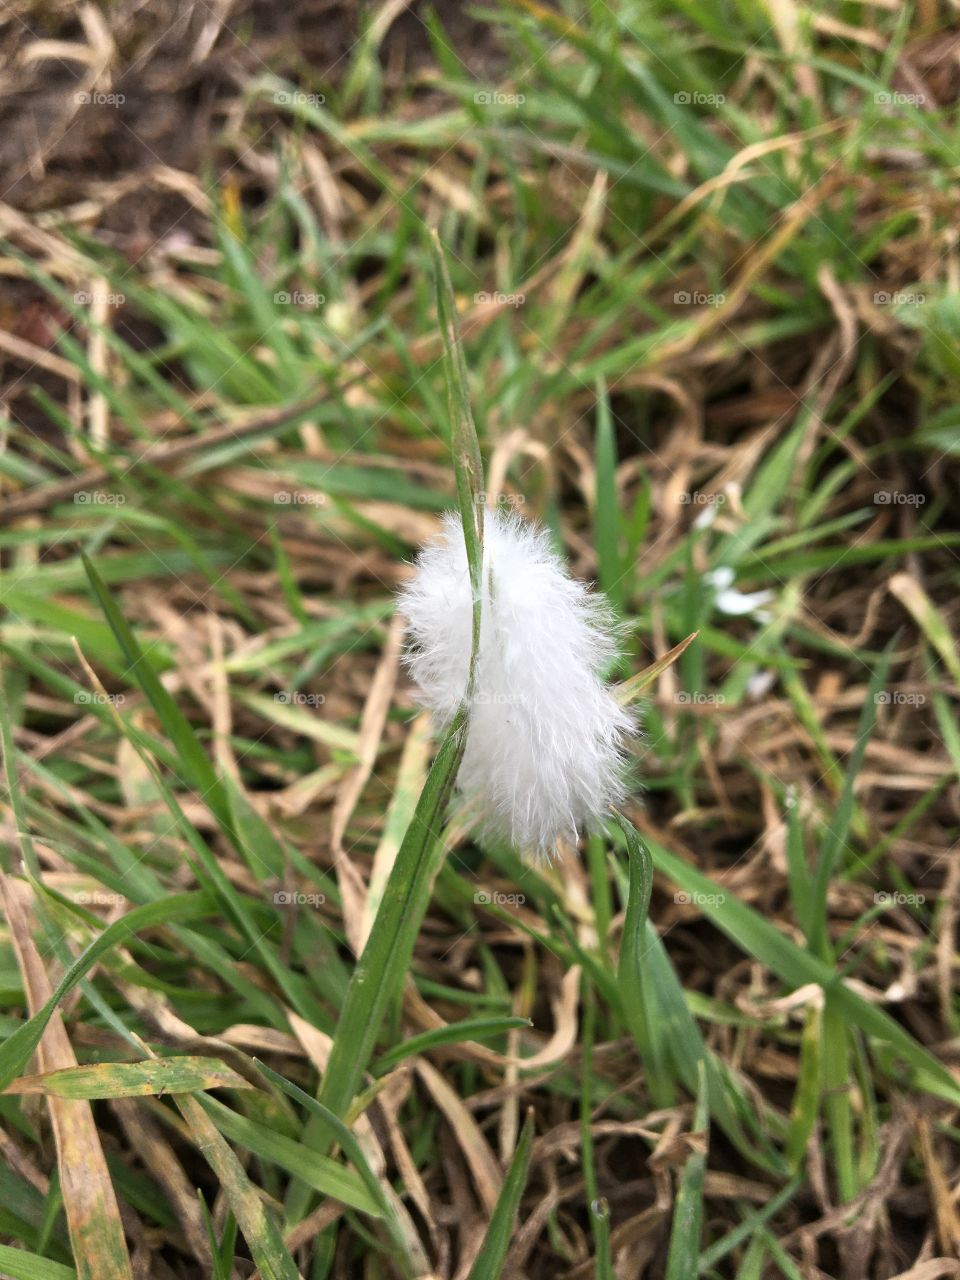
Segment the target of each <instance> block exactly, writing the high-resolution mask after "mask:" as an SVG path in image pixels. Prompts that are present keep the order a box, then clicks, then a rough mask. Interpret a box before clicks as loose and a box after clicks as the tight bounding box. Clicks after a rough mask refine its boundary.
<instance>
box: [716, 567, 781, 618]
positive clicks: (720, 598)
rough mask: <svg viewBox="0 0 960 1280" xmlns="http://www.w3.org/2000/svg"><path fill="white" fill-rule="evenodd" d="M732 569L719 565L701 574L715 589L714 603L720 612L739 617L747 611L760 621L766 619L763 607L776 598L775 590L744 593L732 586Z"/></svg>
mask: <svg viewBox="0 0 960 1280" xmlns="http://www.w3.org/2000/svg"><path fill="white" fill-rule="evenodd" d="M735 576H736V575H735V574H734V571H733V570H732V569H731V568H730V566H729V565H721V566H720V567H719V568H718V569H711V570H710V572H709V573H705V574H704V575H703V580H704V582H705V583H706V585H707V586H708V587H714V588H715V589H716V593H717V595H716V605H717V608H718V609H719V611H720V612H721V613H725V614H726V615H727V616H728V617H730V618H740V617H743V616H745V615H746V614H748V613H752V614H754V615H755V616H756V617H757V618H758V619H759V620H760V621H761V622H764V621H766V620H768V618H769V614H767V613H766V611H765V610H764V609H763V606H764V605H765V604H769V603H770V601H771V600H775V599H776V595H777V593H776V592H775V591H751V592H748V593H746V594H745V593H744V592H742V591H738V590H737V589H736V587H734V586H733V580H734V578H735Z"/></svg>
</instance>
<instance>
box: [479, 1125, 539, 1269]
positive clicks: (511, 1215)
mask: <svg viewBox="0 0 960 1280" xmlns="http://www.w3.org/2000/svg"><path fill="white" fill-rule="evenodd" d="M532 1149H533V1112H532V1111H528V1112H527V1118H526V1120H525V1121H524V1124H523V1129H522V1130H521V1133H520V1139H519V1141H518V1142H517V1148H516V1150H515V1151H514V1153H513V1159H512V1160H511V1161H510V1168H509V1169H508V1170H507V1176H506V1177H505V1178H504V1180H503V1186H502V1188H501V1190H500V1195H499V1196H498V1198H497V1203H496V1207H495V1208H494V1211H493V1216H492V1217H491V1219H490V1224H489V1226H488V1227H487V1233H486V1235H485V1236H484V1238H483V1244H482V1245H481V1246H480V1252H479V1254H478V1255H477V1260H476V1262H474V1264H473V1266H472V1268H471V1269H470V1276H469V1280H500V1277H501V1276H502V1275H503V1263H504V1259H505V1258H506V1256H507V1249H508V1248H509V1247H510V1237H511V1236H512V1235H513V1229H514V1225H515V1223H516V1220H517V1212H518V1210H519V1208H520V1197H521V1196H522V1195H523V1189H524V1187H525V1186H526V1184H527V1169H528V1167H529V1165H530V1152H531V1150H532Z"/></svg>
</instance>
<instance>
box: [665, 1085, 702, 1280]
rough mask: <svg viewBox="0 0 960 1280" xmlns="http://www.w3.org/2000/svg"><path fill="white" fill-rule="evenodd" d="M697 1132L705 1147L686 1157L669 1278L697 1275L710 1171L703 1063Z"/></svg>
mask: <svg viewBox="0 0 960 1280" xmlns="http://www.w3.org/2000/svg"><path fill="white" fill-rule="evenodd" d="M693 1131H694V1135H702V1139H703V1148H702V1149H700V1148H699V1147H698V1148H695V1149H694V1150H693V1151H691V1153H690V1155H688V1156H687V1160H686V1163H685V1164H684V1166H683V1173H682V1174H681V1175H680V1187H679V1189H678V1191H677V1199H676V1202H675V1204H674V1210H673V1226H672V1228H671V1230H670V1250H669V1253H668V1254H667V1280H691V1277H693V1276H695V1275H696V1274H697V1263H698V1259H699V1254H700V1234H701V1232H702V1230H703V1183H704V1178H705V1175H706V1170H707V1143H708V1141H709V1133H710V1109H709V1105H708V1101H707V1072H706V1066H705V1064H704V1063H702V1062H701V1064H700V1087H699V1089H698V1091H697V1107H696V1111H695V1113H694V1120H693Z"/></svg>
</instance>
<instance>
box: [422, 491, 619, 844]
mask: <svg viewBox="0 0 960 1280" xmlns="http://www.w3.org/2000/svg"><path fill="white" fill-rule="evenodd" d="M399 606H400V611H401V612H402V613H403V614H404V616H405V617H406V619H407V622H408V625H409V637H410V644H409V648H408V652H407V657H406V661H407V665H408V667H409V669H410V672H411V674H412V676H413V678H414V680H415V681H416V683H417V685H418V687H419V690H420V697H421V700H422V702H423V703H424V705H425V706H427V707H428V708H429V709H430V710H431V711H432V712H433V714H434V717H435V719H436V720H437V721H439V723H440V724H441V725H446V724H449V722H450V721H451V720H452V719H453V716H454V715H455V713H456V711H457V708H458V707H459V705H460V703H461V701H462V700H463V698H464V695H465V693H466V688H467V677H468V671H469V665H470V637H471V626H472V597H471V591H470V581H469V575H468V570H467V556H466V550H465V547H464V540H463V530H462V528H461V524H460V519H459V517H458V516H453V515H451V516H447V518H446V520H445V521H444V528H443V532H442V534H441V535H440V537H439V538H438V539H437V540H436V541H434V542H431V543H429V544H428V545H427V546H426V547H424V549H423V550H422V551H421V553H420V556H419V558H418V560H417V573H416V576H415V577H414V578H413V579H412V581H411V582H410V583H409V584H408V585H407V586H406V587H405V588H404V589H403V590H402V592H401V593H400V600H399ZM482 617H483V620H482V625H481V634H480V653H479V658H478V667H477V680H476V684H477V687H476V690H475V694H474V697H473V700H472V705H471V706H470V708H469V713H470V720H469V729H468V734H467V746H466V751H465V753H464V758H463V763H462V765H461V768H460V775H459V778H458V785H459V787H460V789H461V790H462V791H463V793H464V794H465V796H466V797H467V798H469V799H472V800H474V801H475V802H476V804H477V807H478V809H479V812H480V821H481V827H482V830H483V831H484V832H485V833H486V834H487V835H488V836H491V837H494V838H500V839H505V840H509V841H510V842H511V843H513V844H514V845H515V846H516V847H517V848H518V849H520V850H521V851H522V852H524V853H528V854H529V853H536V854H540V855H546V856H549V855H550V854H551V853H553V851H554V850H555V848H556V843H557V840H558V839H559V838H560V837H561V836H562V837H565V838H567V839H568V840H570V841H572V842H574V843H575V842H576V840H577V837H578V834H579V832H580V831H581V830H582V829H583V828H584V827H585V826H589V825H590V824H591V823H592V822H593V821H594V820H595V819H597V818H599V817H600V816H602V815H603V814H604V813H606V812H607V810H608V809H609V807H610V806H611V805H612V804H614V803H616V802H617V801H618V800H620V799H622V797H623V791H624V783H623V769H624V761H623V744H624V739H625V738H626V736H627V735H629V734H630V733H632V732H633V731H634V725H633V721H632V719H631V717H630V715H629V714H628V713H627V712H626V711H625V710H624V709H623V708H622V707H621V706H620V705H619V703H618V702H617V701H616V699H615V698H614V696H613V694H612V693H611V691H610V689H609V688H608V687H607V686H606V685H605V684H604V682H603V680H602V678H601V672H602V671H603V669H604V667H605V666H606V665H607V664H608V663H609V662H610V660H611V659H612V658H613V657H614V655H615V653H616V644H615V641H614V638H613V627H612V624H611V621H610V617H609V613H608V610H607V607H606V604H605V602H604V601H603V600H602V599H601V598H600V597H598V596H596V595H593V594H591V593H590V592H589V591H588V590H587V588H586V587H585V586H584V585H583V584H582V583H580V582H577V581H576V580H575V579H573V578H571V577H570V576H569V575H568V573H567V572H566V569H565V568H564V566H563V564H562V563H561V561H560V560H559V559H558V557H557V556H556V555H555V554H554V552H553V550H552V549H551V547H550V545H549V541H548V537H547V534H546V533H545V532H544V531H543V530H540V529H538V528H536V527H534V526H532V525H529V524H527V523H525V522H524V521H522V520H520V519H519V518H518V517H516V516H509V515H505V514H502V513H499V512H498V513H495V514H490V513H488V514H487V515H486V517H485V525H484V551H483V600H482Z"/></svg>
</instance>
